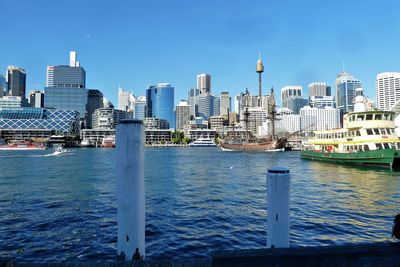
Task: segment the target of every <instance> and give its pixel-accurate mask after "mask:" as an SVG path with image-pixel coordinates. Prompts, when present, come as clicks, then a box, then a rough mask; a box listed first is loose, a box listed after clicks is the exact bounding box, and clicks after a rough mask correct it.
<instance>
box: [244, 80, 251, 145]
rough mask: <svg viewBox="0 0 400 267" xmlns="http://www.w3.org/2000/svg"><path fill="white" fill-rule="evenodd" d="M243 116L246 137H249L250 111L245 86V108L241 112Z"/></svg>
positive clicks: (247, 92)
mask: <svg viewBox="0 0 400 267" xmlns="http://www.w3.org/2000/svg"><path fill="white" fill-rule="evenodd" d="M243 116H244V119H243V121H244V123H245V129H246V139H249V138H250V135H249V116H250V112H249V91H248V90H247V88H246V96H245V108H244V112H243Z"/></svg>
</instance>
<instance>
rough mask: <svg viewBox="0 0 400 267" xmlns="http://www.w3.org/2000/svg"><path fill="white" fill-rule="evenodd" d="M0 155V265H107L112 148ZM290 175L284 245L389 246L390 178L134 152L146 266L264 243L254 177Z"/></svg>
mask: <svg viewBox="0 0 400 267" xmlns="http://www.w3.org/2000/svg"><path fill="white" fill-rule="evenodd" d="M51 153H52V151H41V152H27V151H21V152H1V153H0V165H1V170H0V256H2V257H5V256H8V257H15V258H17V259H18V260H19V261H24V262H31V261H35V262H45V261H54V260H57V261H62V260H115V258H116V247H117V224H116V212H117V210H116V195H115V188H116V185H115V150H113V149H76V150H75V151H72V152H68V153H64V154H61V155H58V156H53V155H50V154H51ZM277 166H280V167H286V168H288V169H290V172H291V177H292V184H291V201H292V203H291V232H290V240H291V245H292V246H318V245H333V244H336V245H340V244H348V243H360V242H361V243H362V242H374V241H379V242H382V241H387V242H392V241H393V239H392V238H391V226H392V221H393V218H394V216H395V215H396V214H397V213H399V212H400V208H399V202H400V196H399V189H400V173H398V172H392V171H390V170H386V169H371V168H354V167H351V166H341V165H333V164H327V163H321V162H312V161H302V160H301V159H300V154H299V152H276V153H240V152H237V153H236V152H222V151H220V150H219V148H189V147H185V148H147V149H146V150H145V190H146V256H147V258H150V259H159V258H184V257H199V256H207V255H209V253H210V252H211V251H213V250H222V249H249V248H263V247H265V244H266V235H267V229H266V225H267V222H266V217H267V216H266V214H267V211H266V171H267V169H268V168H271V167H277Z"/></svg>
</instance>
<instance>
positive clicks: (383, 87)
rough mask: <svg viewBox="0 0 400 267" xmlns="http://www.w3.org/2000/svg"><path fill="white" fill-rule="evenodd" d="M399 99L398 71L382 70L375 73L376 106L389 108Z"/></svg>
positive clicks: (399, 83)
mask: <svg viewBox="0 0 400 267" xmlns="http://www.w3.org/2000/svg"><path fill="white" fill-rule="evenodd" d="M399 100H400V72H383V73H379V74H378V75H376V106H377V108H379V109H381V110H390V109H391V108H392V107H393V106H394V104H395V103H396V102H397V101H399Z"/></svg>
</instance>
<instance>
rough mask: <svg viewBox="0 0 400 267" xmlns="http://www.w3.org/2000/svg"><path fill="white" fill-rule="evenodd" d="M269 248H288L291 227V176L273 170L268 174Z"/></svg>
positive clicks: (284, 171) (279, 169) (279, 170)
mask: <svg viewBox="0 0 400 267" xmlns="http://www.w3.org/2000/svg"><path fill="white" fill-rule="evenodd" d="M267 220H268V224H267V227H268V228H267V247H268V248H273V247H275V248H288V247H289V245H290V243H289V227H290V174H289V170H288V169H284V168H273V169H269V170H268V173H267Z"/></svg>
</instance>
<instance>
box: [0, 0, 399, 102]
mask: <svg viewBox="0 0 400 267" xmlns="http://www.w3.org/2000/svg"><path fill="white" fill-rule="evenodd" d="M384 2H385V3H387V4H390V6H391V8H390V9H385V12H384V13H379V12H374V11H375V9H376V4H375V3H374V2H373V1H365V2H363V3H362V5H361V4H359V3H348V2H344V1H336V2H335V3H320V2H318V1H307V2H306V3H303V2H301V3H297V2H296V1H286V2H285V3H271V2H269V1H267V2H262V1H259V2H258V1H256V2H253V3H252V4H251V5H250V4H249V3H248V2H244V1H238V2H235V3H231V2H228V1H217V2H214V1H213V2H210V3H211V4H212V5H213V8H212V9H206V10H204V9H202V8H200V6H204V5H203V4H204V3H201V4H200V3H181V2H178V1H172V2H169V3H164V2H161V1H150V2H146V3H130V2H128V1H121V2H120V3H119V5H118V4H117V5H115V4H111V3H110V4H107V3H97V2H96V4H94V3H95V2H94V1H85V2H84V3H80V2H77V1H60V2H58V3H57V5H52V4H51V2H50V1H47V0H44V1H40V2H34V3H33V2H30V1H23V2H22V3H20V2H19V3H14V2H12V1H0V9H1V10H3V14H4V16H3V19H4V21H12V22H13V27H6V28H5V29H4V30H3V34H4V36H8V37H9V38H10V39H12V40H13V42H7V43H6V42H3V43H2V44H1V45H0V48H1V49H0V59H1V61H0V70H1V71H2V74H3V73H5V71H6V69H7V66H8V65H15V66H18V67H21V68H24V69H25V70H26V73H27V88H26V90H27V91H30V90H38V89H39V90H43V88H44V87H45V83H46V68H47V66H51V65H63V64H65V65H68V60H66V59H65V55H66V54H67V53H68V52H69V51H70V50H74V51H77V52H78V53H79V56H80V60H81V62H83V64H82V66H83V67H84V68H85V70H86V71H87V76H88V77H87V87H88V88H96V89H99V90H101V91H102V92H103V93H104V95H105V97H107V98H108V99H110V100H111V102H113V103H114V104H116V103H117V95H118V87H119V85H121V87H123V88H125V89H126V90H129V91H133V92H134V94H135V95H145V90H146V88H148V86H149V85H151V84H158V83H163V82H167V83H171V84H173V85H174V87H175V90H176V94H175V95H176V96H175V103H178V102H179V100H180V99H186V94H187V91H188V90H189V89H190V88H193V87H195V86H196V75H198V74H200V73H209V74H211V76H212V80H213V81H212V83H213V85H212V88H213V89H212V90H213V94H215V95H219V94H220V92H222V91H228V92H230V95H232V96H234V95H237V94H238V93H240V92H243V91H245V90H246V88H248V89H249V91H250V92H251V94H252V95H257V92H258V75H257V73H256V71H255V64H256V61H257V59H258V52H260V53H261V58H262V60H263V63H264V66H265V71H264V73H263V88H262V90H263V94H265V93H266V92H269V89H270V87H271V86H274V87H275V89H277V90H280V89H281V88H282V87H284V86H285V85H288V84H295V85H301V86H303V88H306V87H307V85H308V84H309V83H311V82H326V83H327V84H328V85H330V86H331V87H332V88H333V86H334V81H335V78H336V75H337V74H338V73H340V72H341V71H342V64H343V61H344V63H345V70H346V71H348V72H350V73H352V74H353V75H354V76H355V77H357V78H358V79H359V80H360V81H362V83H363V86H364V89H365V94H366V95H367V96H369V97H370V98H371V99H374V100H375V79H376V75H377V74H378V73H381V72H396V71H399V70H400V67H399V65H400V64H399V63H398V62H400V55H397V54H396V53H391V51H395V49H396V43H397V42H396V39H395V40H393V38H397V37H396V36H398V34H396V33H397V32H398V31H399V27H398V26H400V21H399V20H398V19H396V13H395V10H397V9H396V6H400V3H397V2H396V1H384ZM78 3H79V7H80V8H79V9H76V8H75V6H76V5H77V4H78ZM178 4H179V8H176V5H178ZM340 5H343V6H345V7H346V9H344V10H343V12H337V8H338V6H340ZM17 7H18V10H19V11H20V16H19V17H20V18H22V19H19V20H15V19H14V18H13V16H12V14H13V13H12V12H11V11H12V10H14V9H15V8H17ZM346 10H348V11H349V12H350V11H352V10H355V11H356V12H352V15H351V19H349V16H348V13H346V12H345V11H346ZM68 14H74V16H70V15H68ZM148 14H152V16H151V17H152V20H151V21H149V20H148V17H147V16H148ZM372 15H373V16H372ZM61 17H67V18H68V19H66V20H61V19H60V18H61ZM78 17H82V18H85V20H81V19H76V18H78ZM104 18H106V19H104ZM150 37H152V38H150ZM389 37H390V39H391V40H393V41H392V42H382V41H381V40H384V39H388V38H389ZM332 93H334V92H332ZM304 95H305V96H307V95H308V92H307V90H305V92H304Z"/></svg>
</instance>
